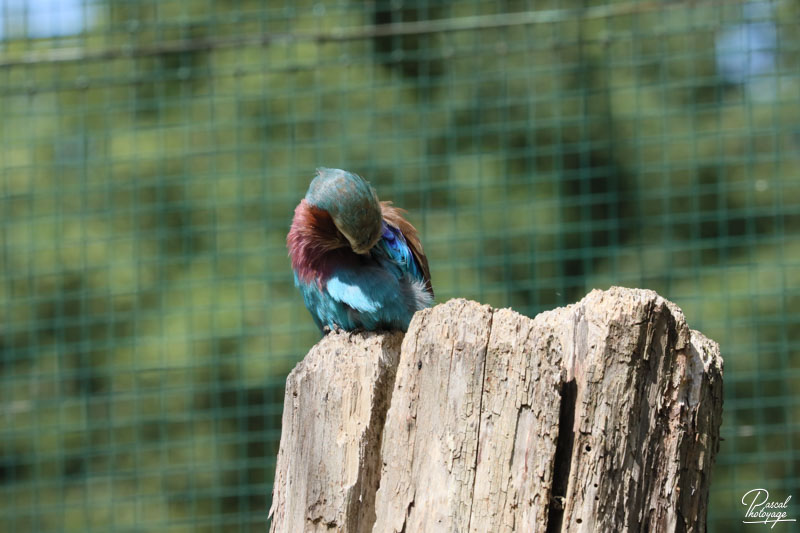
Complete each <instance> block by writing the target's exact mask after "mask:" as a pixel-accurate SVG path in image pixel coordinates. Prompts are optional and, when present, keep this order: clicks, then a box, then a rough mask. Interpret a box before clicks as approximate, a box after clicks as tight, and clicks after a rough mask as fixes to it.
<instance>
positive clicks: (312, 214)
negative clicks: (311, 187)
mask: <svg viewBox="0 0 800 533" xmlns="http://www.w3.org/2000/svg"><path fill="white" fill-rule="evenodd" d="M286 246H287V247H288V248H289V257H290V258H291V260H292V269H294V271H295V272H296V273H297V277H298V278H299V279H300V281H303V282H305V283H310V282H312V281H316V282H318V283H319V282H321V281H322V280H321V279H319V276H321V275H324V274H325V273H326V271H327V270H328V268H327V266H328V265H329V263H330V259H331V257H329V256H330V254H329V252H331V251H333V250H337V249H339V248H344V247H348V246H349V243H348V242H347V239H345V237H344V235H342V234H341V232H339V230H338V229H336V225H335V224H334V223H333V219H332V218H331V216H330V214H328V212H327V211H325V210H323V209H319V208H317V207H314V206H313V205H311V204H309V203H308V202H306V201H305V200H301V201H300V203H299V204H298V205H297V207H296V208H295V210H294V219H293V220H292V228H291V229H290V230H289V234H288V235H287V236H286ZM315 278H316V279H315Z"/></svg>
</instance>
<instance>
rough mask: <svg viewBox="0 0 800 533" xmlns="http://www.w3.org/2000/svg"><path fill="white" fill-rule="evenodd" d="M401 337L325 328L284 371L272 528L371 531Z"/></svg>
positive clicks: (393, 334)
mask: <svg viewBox="0 0 800 533" xmlns="http://www.w3.org/2000/svg"><path fill="white" fill-rule="evenodd" d="M402 339H403V334H402V333H399V332H394V333H382V334H377V333H361V334H357V335H350V334H347V333H330V334H328V335H327V336H326V337H325V338H323V339H322V340H321V341H320V342H319V343H317V345H316V346H314V347H313V348H312V349H311V351H310V352H309V353H308V355H306V357H305V359H303V361H302V362H300V363H299V364H298V365H297V367H295V369H294V370H292V372H291V373H290V374H289V377H288V378H287V379H286V393H285V395H284V405H283V420H282V425H283V427H282V431H281V443H280V451H279V452H278V465H277V468H276V471H275V485H274V486H275V487H276V488H275V490H274V491H273V499H272V506H271V508H270V515H271V516H272V526H271V531H276V532H277V531H282V532H296V531H343V532H353V533H360V532H368V531H371V530H372V524H373V523H374V522H375V503H374V502H375V492H376V491H377V489H378V481H379V479H380V477H379V474H380V455H379V453H380V445H381V432H382V430H383V424H384V421H385V417H386V411H387V409H388V408H389V398H390V394H391V391H392V385H393V383H394V377H395V371H396V369H397V361H398V356H399V355H400V343H401V341H402Z"/></svg>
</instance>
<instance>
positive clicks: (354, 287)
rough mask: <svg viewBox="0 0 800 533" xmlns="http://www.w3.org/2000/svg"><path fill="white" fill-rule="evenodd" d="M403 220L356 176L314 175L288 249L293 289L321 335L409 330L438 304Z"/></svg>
mask: <svg viewBox="0 0 800 533" xmlns="http://www.w3.org/2000/svg"><path fill="white" fill-rule="evenodd" d="M405 213H406V211H405V210H404V209H400V208H398V207H395V206H393V205H392V202H388V201H380V200H379V199H378V195H377V193H376V192H375V189H373V188H372V186H371V185H370V184H369V182H368V181H366V180H365V179H364V178H362V177H361V176H359V175H358V174H355V173H352V172H348V171H346V170H342V169H338V168H318V169H317V173H316V176H315V177H314V179H313V180H312V181H311V183H310V184H309V186H308V191H307V192H306V195H305V197H304V198H303V199H302V200H301V201H300V203H299V204H298V205H297V207H296V208H295V210H294V218H293V219H292V225H291V228H290V229H289V233H288V235H287V236H286V245H287V248H288V250H289V258H290V260H291V265H292V271H293V272H294V282H295V286H297V287H298V288H299V289H300V292H301V294H302V296H303V301H304V302H305V305H306V307H307V308H308V311H309V312H310V313H311V316H312V318H313V319H314V322H315V323H316V325H317V327H318V328H319V329H320V330H321V331H322V332H323V333H328V332H330V331H342V330H343V331H349V332H355V331H382V330H402V331H406V330H408V326H409V323H410V322H411V318H412V317H413V316H414V313H416V312H417V311H419V310H421V309H424V308H426V307H431V306H432V305H433V301H434V294H433V285H432V283H431V274H430V268H429V266H428V259H427V258H426V257H425V253H424V252H423V249H422V243H421V242H420V240H419V236H418V234H417V230H416V229H415V228H414V226H412V225H411V223H410V222H408V221H407V220H406V219H405V217H404V214H405Z"/></svg>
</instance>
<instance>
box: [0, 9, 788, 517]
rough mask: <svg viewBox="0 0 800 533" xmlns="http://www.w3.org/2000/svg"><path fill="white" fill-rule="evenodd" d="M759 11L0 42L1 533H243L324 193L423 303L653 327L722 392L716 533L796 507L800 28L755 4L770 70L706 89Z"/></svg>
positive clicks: (291, 14) (487, 16) (267, 453)
mask: <svg viewBox="0 0 800 533" xmlns="http://www.w3.org/2000/svg"><path fill="white" fill-rule="evenodd" d="M752 4H753V3H750V4H748V3H745V2H738V1H736V2H687V3H685V4H684V3H682V2H664V3H663V4H659V3H655V2H649V3H636V2H633V3H625V2H595V1H590V0H587V1H581V2H579V1H577V0H569V1H567V2H555V1H544V2H536V3H535V5H534V2H531V1H510V0H509V1H503V2H483V1H478V0H475V1H466V2H450V1H446V0H430V1H427V2H424V1H423V2H395V1H389V0H375V1H371V2H365V3H364V2H354V1H346V0H341V1H339V2H336V3H314V2H309V1H305V0H303V1H298V2H288V1H287V2H284V3H280V4H278V3H269V4H266V3H262V2H256V1H254V0H228V1H216V2H212V1H210V0H209V1H207V2H189V1H188V0H184V1H179V0H162V1H156V0H125V1H119V2H117V1H114V2H103V1H99V0H98V1H92V2H89V1H88V0H87V3H86V4H85V5H84V6H83V7H84V13H85V16H86V27H85V29H84V31H83V32H81V33H80V34H77V35H56V36H52V37H36V38H31V37H27V36H25V35H20V34H18V33H17V34H13V33H9V32H6V33H4V34H3V35H4V37H2V40H0V146H1V148H0V253H1V254H2V255H1V256H0V404H1V406H2V407H1V408H2V414H3V427H2V429H0V435H2V439H0V441H1V442H0V494H2V498H0V513H2V515H3V516H4V518H5V520H4V521H5V522H6V524H8V527H10V530H13V531H40V532H44V531H159V532H160V531H183V530H186V531H189V530H191V531H223V530H224V531H230V530H242V531H244V530H247V531H250V530H263V528H264V527H265V523H266V510H267V507H268V504H269V491H270V490H271V485H270V481H271V477H272V470H273V469H274V462H275V458H274V454H275V453H276V450H277V442H278V438H279V435H280V414H281V410H282V394H283V382H284V379H285V376H286V374H287V373H288V371H289V370H290V369H291V367H292V366H293V365H294V363H295V362H296V361H297V360H298V359H299V358H300V357H302V356H303V355H304V354H305V352H306V351H307V350H308V348H309V347H310V346H311V345H312V344H313V343H314V342H315V341H316V340H317V338H318V333H317V332H316V331H315V330H314V328H313V324H312V321H311V320H310V317H309V316H308V315H307V313H306V311H305V309H304V308H303V306H302V302H301V298H300V297H299V295H298V294H296V293H295V289H294V287H293V283H292V279H291V275H290V270H289V264H288V260H287V257H286V252H285V245H284V239H285V234H286V231H287V230H288V226H289V222H290V219H291V215H292V210H293V208H294V205H295V204H296V203H297V202H298V201H299V199H300V198H301V197H302V195H303V194H304V191H305V188H306V186H307V183H308V181H309V179H310V178H311V176H312V175H313V169H314V168H315V167H316V166H322V165H324V166H338V167H343V168H347V169H350V170H353V171H357V172H359V173H360V174H362V175H363V176H365V177H367V178H368V179H369V180H371V181H372V182H373V184H374V185H375V186H376V188H377V189H378V192H379V194H380V195H381V196H382V198H384V199H392V200H393V201H394V202H395V203H396V204H397V205H400V206H402V207H405V208H407V209H409V211H410V217H411V219H412V221H413V222H414V223H415V224H416V225H417V227H418V228H420V230H421V231H422V234H423V242H424V243H425V247H426V252H427V254H428V256H429V259H430V263H431V268H432V274H433V281H434V285H435V288H436V292H437V297H438V298H439V301H444V300H446V299H449V298H451V297H467V298H473V299H476V300H480V301H482V302H484V303H489V304H492V305H495V306H512V307H514V308H515V309H516V310H518V311H520V312H522V313H526V314H529V315H533V314H535V313H537V312H539V311H542V310H544V309H547V308H551V307H553V306H556V305H563V304H567V303H570V302H572V301H575V300H577V299H579V298H580V297H581V296H582V295H583V294H584V293H585V292H587V291H588V290H590V289H591V288H593V287H601V288H604V287H607V286H609V285H611V284H617V285H628V286H638V287H646V288H652V289H655V290H657V291H658V292H660V293H661V294H662V295H663V296H665V297H667V298H669V299H671V300H673V301H675V302H676V303H677V304H679V305H680V306H681V307H682V308H683V309H684V311H685V313H686V315H687V318H688V320H689V323H690V324H691V325H692V326H693V327H695V328H697V329H700V330H702V331H703V332H704V333H705V334H707V335H708V336H710V337H712V338H714V339H715V340H717V341H718V342H720V344H721V345H722V351H723V355H724V357H725V362H726V368H725V371H726V374H725V379H726V403H725V420H724V426H723V436H724V438H725V441H724V442H723V445H722V449H721V453H720V456H719V461H718V466H717V468H716V469H715V471H714V480H715V483H714V485H713V488H712V495H711V510H712V511H711V512H712V516H711V518H712V526H713V529H719V530H722V529H723V528H725V527H734V526H737V525H738V524H740V523H741V516H742V514H743V511H742V509H740V507H741V504H740V499H741V496H742V494H743V493H744V492H746V491H747V490H749V489H751V488H755V487H765V488H769V489H770V490H771V491H772V492H773V494H783V495H784V496H785V495H789V494H793V495H796V496H798V495H800V452H798V451H797V450H800V400H798V398H800V396H797V394H796V391H797V390H800V355H799V354H800V348H799V347H800V244H798V243H799V242H800V241H798V239H797V237H798V234H799V233H800V156H798V153H800V151H799V150H798V149H799V148H800V75H798V72H800V53H798V52H800V34H798V32H797V31H796V29H797V23H798V20H800V5H798V4H797V3H796V2H788V1H785V2H774V3H760V4H759V5H761V6H762V8H763V7H764V6H767V7H768V9H760V11H758V13H759V14H758V17H759V18H758V21H757V23H759V24H762V26H761V27H762V28H763V27H767V28H768V29H769V28H771V30H769V31H773V32H774V35H775V42H776V43H777V44H776V45H775V46H774V47H772V48H769V49H767V50H766V52H765V51H763V50H760V51H758V53H762V54H768V55H769V59H770V61H771V62H768V65H767V66H768V67H770V65H771V67H770V68H762V70H760V71H758V72H750V71H748V73H745V74H742V75H741V76H739V77H738V78H736V79H733V78H731V76H730V75H728V76H727V77H726V76H725V75H723V74H722V73H721V72H720V70H719V68H718V63H719V59H718V54H719V53H720V46H721V45H720V42H721V41H720V37H721V36H723V35H725V34H726V32H729V33H730V32H736V31H740V33H741V32H745V34H747V33H746V32H747V31H749V30H747V28H748V27H749V26H748V24H753V23H754V22H753V20H752V19H753V17H754V15H753V14H752V10H751V9H750V8H749V7H748V6H750V5H752ZM2 5H3V2H2V1H0V6H2ZM533 9H535V10H537V11H539V12H541V13H542V16H541V17H540V19H538V20H531V21H529V22H528V23H525V24H518V23H515V22H514V20H515V19H514V16H511V17H506V18H502V16H503V15H504V14H509V13H511V14H513V13H515V12H519V13H521V14H522V13H528V14H530V13H531V10H533ZM604 10H605V11H604ZM496 16H499V17H500V18H498V17H496ZM465 17H472V18H469V19H468V18H465ZM426 21H438V23H439V24H440V26H437V27H436V31H428V30H426V29H425V28H426V27H425V23H426ZM465 21H466V27H465ZM503 21H505V22H503ZM386 24H394V25H395V26H392V27H393V28H394V29H395V31H394V32H376V31H373V30H374V25H386ZM448 24H449V26H448ZM470 25H471V26H470ZM456 26H458V27H459V28H460V29H455V28H456ZM381 27H384V28H385V26H381ZM737 28H738V30H737ZM743 28H744V29H743ZM451 29H452V31H450V30H451ZM348 31H349V32H350V34H347V32H348ZM344 35H349V37H343V36H344ZM747 35H749V34H747ZM748 42H749V41H748ZM753 54H756V52H752V54H751V53H750V52H748V53H747V54H745V55H746V56H747V57H750V56H751V55H753ZM743 57H744V56H743ZM759 57H761V56H759ZM743 61H745V60H744V59H743ZM782 497H783V496H782ZM782 497H781V498H782ZM781 498H778V499H781ZM796 514H800V513H796Z"/></svg>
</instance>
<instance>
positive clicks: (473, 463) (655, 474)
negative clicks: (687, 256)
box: [272, 287, 722, 533]
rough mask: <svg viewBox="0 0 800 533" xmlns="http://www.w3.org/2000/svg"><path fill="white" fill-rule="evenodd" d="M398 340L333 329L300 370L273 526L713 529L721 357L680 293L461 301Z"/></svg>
mask: <svg viewBox="0 0 800 533" xmlns="http://www.w3.org/2000/svg"><path fill="white" fill-rule="evenodd" d="M400 338H401V337H400V336H399V334H397V333H392V334H374V333H371V334H355V335H347V334H339V335H329V336H328V337H326V338H325V339H323V340H322V341H321V342H320V343H319V344H318V345H317V346H316V347H315V348H314V349H312V351H311V352H310V353H309V355H308V356H307V357H306V359H305V360H304V362H303V363H300V365H298V367H297V368H296V369H295V370H294V371H293V372H292V374H290V376H289V379H288V380H287V390H286V404H285V406H284V419H283V424H284V426H283V434H282V437H281V451H280V454H279V458H278V468H277V473H276V479H275V490H274V497H273V510H274V512H275V515H274V517H273V522H272V531H274V532H284V531H285V532H289V531H316V530H326V531H334V530H335V531H347V532H351V531H352V532H356V531H357V532H361V531H374V532H376V533H383V532H401V531H405V532H424V531H448V532H450V531H457V532H468V531H474V532H485V531H493V532H494V531H499V532H511V531H517V532H528V531H542V532H545V533H549V532H556V531H587V532H589V531H592V532H593V531H667V532H672V531H705V519H706V506H707V501H708V487H709V482H710V473H711V467H712V465H713V461H714V456H715V454H716V452H717V450H718V447H719V425H720V421H721V413H722V359H721V357H720V354H719V347H718V346H717V344H716V343H714V342H713V341H710V340H708V339H706V338H705V337H703V336H702V335H701V334H700V333H698V332H696V331H691V330H690V329H689V328H688V326H687V325H686V321H685V319H684V317H683V314H682V312H681V311H680V309H679V308H678V307H677V306H675V305H674V304H672V303H670V302H668V301H666V300H664V299H663V298H661V297H660V296H658V295H657V294H656V293H654V292H652V291H647V290H639V289H623V288H618V287H614V288H612V289H610V290H608V291H593V292H591V293H590V294H589V295H587V296H586V297H585V298H584V299H583V300H581V301H580V302H579V303H577V304H574V305H571V306H568V307H564V308H560V309H556V310H553V311H549V312H546V313H542V314H540V315H538V316H537V317H535V318H534V319H530V318H527V317H524V316H522V315H519V314H517V313H515V312H513V311H511V310H508V309H501V310H494V309H492V308H490V307H488V306H485V305H479V304H477V303H475V302H469V301H466V300H451V301H450V302H447V303H446V304H442V305H439V306H436V307H435V308H433V309H427V310H425V311H422V312H420V313H417V315H416V316H415V317H414V319H413V321H412V323H411V327H410V328H409V331H408V333H407V334H406V335H405V338H404V339H403V340H402V348H401V349H400V350H399V352H400V353H398V348H399V340H400ZM395 374H396V375H395ZM389 403H390V404H391V406H390V407H389V408H388V412H387V410H386V408H387V406H388V405H389ZM384 421H385V424H384ZM376 489H377V491H376Z"/></svg>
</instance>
